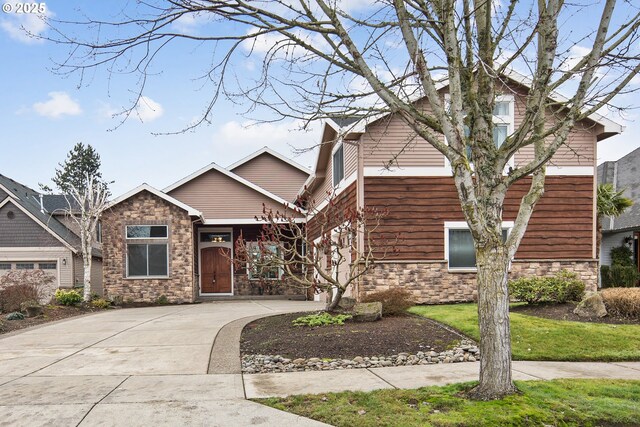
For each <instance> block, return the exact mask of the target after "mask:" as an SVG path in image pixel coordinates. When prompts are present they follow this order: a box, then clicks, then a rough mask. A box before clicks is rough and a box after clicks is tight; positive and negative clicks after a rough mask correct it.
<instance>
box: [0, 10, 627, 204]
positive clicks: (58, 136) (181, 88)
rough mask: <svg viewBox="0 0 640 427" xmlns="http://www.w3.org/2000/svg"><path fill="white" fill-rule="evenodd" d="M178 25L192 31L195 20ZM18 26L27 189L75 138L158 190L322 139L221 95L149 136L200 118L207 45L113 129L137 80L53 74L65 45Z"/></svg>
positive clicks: (122, 184) (10, 143)
mask: <svg viewBox="0 0 640 427" xmlns="http://www.w3.org/2000/svg"><path fill="white" fill-rule="evenodd" d="M356 1H357V0H356ZM10 4H12V5H13V4H15V2H14V3H10ZM46 8H47V13H48V14H50V15H51V16H54V17H55V18H58V19H79V18H80V17H81V16H82V13H89V14H92V15H93V16H100V17H103V18H104V19H109V18H112V17H113V16H114V15H116V14H117V13H118V9H117V8H116V7H115V6H114V5H113V2H105V1H100V2H97V1H95V2H88V1H71V0H66V1H62V0H50V1H47V2H46ZM182 25H184V26H185V28H186V29H188V30H193V31H197V28H196V27H197V25H198V23H197V22H184V23H182ZM20 26H24V27H27V28H29V29H30V30H32V31H33V32H40V31H46V30H45V28H44V27H43V26H42V24H41V23H40V21H39V20H38V19H37V18H35V17H33V16H29V15H18V14H16V13H2V14H1V15H0V52H2V54H3V61H2V62H3V66H2V67H0V90H1V93H2V100H3V102H2V103H0V125H1V129H2V137H1V139H0V147H1V148H2V150H1V151H0V173H2V174H3V175H6V176H9V177H11V178H13V179H15V180H17V181H19V182H22V183H24V184H27V185H29V186H32V187H37V185H38V183H39V182H41V183H49V179H50V178H51V176H52V175H53V173H54V169H55V167H56V165H57V163H58V162H61V161H63V160H64V158H65V155H66V153H67V152H68V151H69V149H70V148H71V147H72V146H73V145H74V144H76V143H77V142H84V143H89V144H91V145H93V146H94V147H95V148H96V149H97V150H98V152H99V153H100V155H101V157H102V169H103V176H104V177H105V178H106V179H109V180H115V183H114V184H113V185H112V192H113V193H114V194H121V193H123V192H125V191H128V190H129V189H131V188H133V187H135V186H137V185H139V184H140V183H142V182H147V183H149V184H151V185H153V186H155V187H157V188H163V187H165V186H167V185H169V184H171V183H173V182H175V181H177V180H179V179H181V178H182V177H184V176H186V175H188V174H190V173H192V172H193V171H195V170H197V169H199V168H201V167H202V166H204V165H206V164H208V163H210V162H212V161H215V162H216V163H218V164H220V165H222V166H227V165H229V164H231V163H233V162H235V161H236V160H238V159H240V158H242V157H244V156H246V155H248V154H249V153H251V152H253V151H255V150H257V149H259V148H261V147H263V146H265V145H267V146H269V147H271V148H273V149H274V150H277V151H279V152H281V153H283V154H285V155H289V156H292V157H293V158H294V159H295V160H296V161H298V162H299V163H301V164H303V165H305V166H311V165H312V163H313V161H314V158H315V155H314V153H313V152H307V153H304V154H303V155H300V156H297V157H296V156H294V152H293V149H292V146H295V147H296V148H298V149H300V148H305V147H311V146H313V144H314V143H316V142H317V141H318V139H319V138H320V134H319V127H318V126H315V127H314V128H313V129H312V130H311V131H309V132H296V131H295V130H296V129H297V128H298V127H299V125H298V124H297V123H295V122H293V121H291V120H289V121H283V122H277V123H271V124H265V123H263V124H257V125H253V126H247V125H248V124H249V123H250V122H249V121H248V119H247V118H245V117H244V116H243V114H242V113H243V112H244V111H245V109H246V108H247V107H248V105H245V106H238V105H234V104H232V103H230V102H227V101H221V102H219V103H218V105H217V106H216V107H215V110H214V113H213V117H212V123H211V124H210V125H205V126H201V127H199V128H197V129H196V130H195V131H194V132H187V133H185V134H178V135H159V136H155V135H153V133H162V132H171V131H178V130H180V129H182V128H183V127H184V126H185V125H187V124H189V123H190V122H191V121H193V120H194V118H196V117H199V116H200V115H201V113H202V108H203V106H204V105H205V102H206V101H207V100H208V98H209V96H210V93H211V92H210V90H211V88H210V87H209V86H203V85H202V81H201V80H198V79H197V77H198V76H200V75H202V73H203V72H204V71H205V70H206V68H207V65H208V61H209V60H210V56H211V53H210V51H208V48H209V47H208V46H198V45H194V44H192V43H191V44H184V43H183V44H177V45H175V46H173V47H171V48H170V49H168V50H167V51H166V52H165V53H164V57H162V58H160V61H158V67H157V68H156V69H154V70H153V71H154V72H155V73H156V74H155V75H154V76H153V78H152V79H151V80H150V82H149V84H148V85H147V87H146V89H145V92H144V95H145V96H146V98H145V99H144V100H143V102H141V103H140V104H139V109H138V115H137V116H136V115H134V116H132V117H130V118H129V119H128V120H127V121H126V122H125V123H124V124H122V125H121V126H118V124H119V123H120V119H119V118H113V117H112V115H113V113H116V112H118V111H121V110H122V109H123V108H124V107H128V106H130V105H132V104H131V103H132V102H133V100H134V99H135V92H134V91H132V90H131V88H133V87H134V86H135V83H136V76H134V75H122V74H115V75H111V76H110V75H109V74H108V73H107V72H106V70H104V69H101V70H98V71H96V72H91V73H89V74H87V75H86V76H85V79H84V81H83V83H84V84H82V85H79V83H80V82H79V78H78V75H71V76H62V75H59V74H56V73H55V72H53V71H52V69H53V68H54V64H55V62H54V61H61V60H64V59H65V58H66V53H67V47H65V46H61V45H56V44H53V43H49V42H44V41H35V40H33V39H30V38H28V37H26V36H25V35H24V34H23V33H22V32H21V31H20ZM87 31H88V30H87ZM85 35H86V34H85ZM234 66H235V67H236V70H235V71H236V72H238V73H252V72H256V71H257V68H256V64H255V63H254V62H253V61H252V60H250V59H245V60H241V61H237V62H236V63H234ZM636 106H637V105H636ZM633 116H634V114H631V115H630V116H629V117H630V118H632V117H633ZM614 119H615V120H616V121H622V120H621V119H620V118H619V117H614ZM623 124H625V125H626V126H627V130H626V132H625V133H624V134H623V135H620V136H616V137H614V138H610V139H608V140H606V141H604V142H602V143H600V145H599V147H598V154H599V155H598V157H599V161H604V160H613V159H617V158H619V157H620V156H622V155H624V154H626V153H628V152H630V151H631V150H633V149H635V148H637V147H639V146H640V138H637V135H639V134H640V126H639V125H638V122H637V121H631V120H626V121H624V123H623Z"/></svg>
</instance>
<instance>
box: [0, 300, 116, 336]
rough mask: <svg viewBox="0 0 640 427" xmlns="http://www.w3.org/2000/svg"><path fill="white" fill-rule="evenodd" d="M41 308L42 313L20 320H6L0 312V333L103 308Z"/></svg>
mask: <svg viewBox="0 0 640 427" xmlns="http://www.w3.org/2000/svg"><path fill="white" fill-rule="evenodd" d="M43 310H44V314H43V315H40V316H36V317H26V318H24V319H22V320H6V319H5V316H6V315H7V314H8V313H2V315H1V317H0V335H2V334H8V333H10V332H14V331H19V330H21V329H25V328H30V327H32V326H38V325H42V324H45V323H50V322H55V321H58V320H63V319H68V318H71V317H76V316H82V315H84V314H90V313H95V312H98V311H103V309H100V308H93V307H85V306H59V305H46V306H44V307H43Z"/></svg>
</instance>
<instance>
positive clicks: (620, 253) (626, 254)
mask: <svg viewBox="0 0 640 427" xmlns="http://www.w3.org/2000/svg"><path fill="white" fill-rule="evenodd" d="M610 254H611V265H620V266H623V267H631V266H633V251H632V250H631V248H630V247H629V246H627V245H622V246H618V247H615V248H611V252H610Z"/></svg>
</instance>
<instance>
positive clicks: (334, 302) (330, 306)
mask: <svg viewBox="0 0 640 427" xmlns="http://www.w3.org/2000/svg"><path fill="white" fill-rule="evenodd" d="M343 294H344V289H342V288H341V287H340V286H336V287H335V288H334V289H333V292H331V300H330V301H329V302H328V303H327V306H326V307H325V310H326V311H328V312H332V311H335V309H336V308H337V307H338V304H340V300H341V299H342V295H343Z"/></svg>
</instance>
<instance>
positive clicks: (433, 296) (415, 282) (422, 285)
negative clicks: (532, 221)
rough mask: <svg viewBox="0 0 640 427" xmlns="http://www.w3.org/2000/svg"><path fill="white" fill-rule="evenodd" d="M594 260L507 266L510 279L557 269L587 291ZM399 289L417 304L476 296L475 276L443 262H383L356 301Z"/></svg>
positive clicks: (593, 279) (591, 287)
mask: <svg viewBox="0 0 640 427" xmlns="http://www.w3.org/2000/svg"><path fill="white" fill-rule="evenodd" d="M597 265H598V263H597V260H562V261H559V260H551V261H550V260H517V261H514V262H513V263H512V265H511V271H510V273H509V278H510V279H516V278H518V277H522V276H542V277H544V276H553V275H554V274H556V273H557V272H559V271H561V270H569V271H572V272H574V273H577V274H578V277H579V278H580V279H581V280H582V281H583V282H584V283H585V287H586V290H587V291H595V290H596V289H597V284H598V269H597ZM395 287H402V288H404V289H407V290H408V291H410V292H411V293H412V294H413V296H414V298H415V300H416V302H417V303H422V304H441V303H448V302H464V301H475V300H477V297H478V290H477V284H476V273H458V272H455V273H452V272H449V271H448V268H447V262H446V261H425V262H409V263H407V262H386V263H380V264H377V265H376V266H375V267H374V268H373V269H372V270H371V271H370V272H369V273H367V274H366V275H364V276H363V278H362V281H361V282H360V284H359V286H358V292H357V294H358V298H362V297H364V295H366V294H369V293H372V292H378V291H384V290H387V289H390V288H395Z"/></svg>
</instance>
